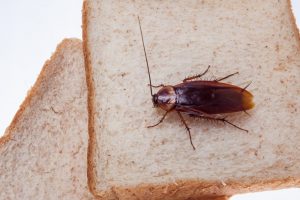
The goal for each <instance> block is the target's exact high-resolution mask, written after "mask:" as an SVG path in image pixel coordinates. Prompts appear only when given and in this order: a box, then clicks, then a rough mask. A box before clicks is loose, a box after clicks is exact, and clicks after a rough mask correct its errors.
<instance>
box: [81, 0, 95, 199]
mask: <svg viewBox="0 0 300 200" xmlns="http://www.w3.org/2000/svg"><path fill="white" fill-rule="evenodd" d="M88 15H89V6H88V1H86V0H85V1H84V2H83V8H82V39H83V42H82V45H83V55H84V62H85V74H86V83H87V90H88V105H87V108H88V134H89V140H88V151H87V166H88V167H87V177H88V188H89V190H90V192H91V193H92V194H94V195H95V196H97V195H96V194H97V191H96V182H95V177H96V176H97V174H96V171H95V170H94V169H95V168H96V167H95V164H94V162H93V157H94V152H95V141H96V138H95V129H94V115H93V110H94V94H95V88H94V84H93V77H92V74H93V71H92V66H91V61H90V55H91V53H90V51H89V49H88V48H87V46H88V29H87V27H88V23H89V21H88Z"/></svg>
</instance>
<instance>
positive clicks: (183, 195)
mask: <svg viewBox="0 0 300 200" xmlns="http://www.w3.org/2000/svg"><path fill="white" fill-rule="evenodd" d="M287 1H288V6H289V8H288V9H289V13H288V15H289V16H290V20H291V23H292V29H293V32H294V34H295V36H296V40H297V48H298V49H299V50H300V35H299V30H298V28H297V25H296V21H295V17H294V15H293V13H292V8H291V1H290V0H287ZM90 10H91V8H90V7H89V0H85V1H84V3H83V12H82V21H83V25H82V30H83V52H84V57H85V67H86V76H87V85H88V112H89V113H88V116H89V117H88V123H89V143H88V145H89V147H88V171H87V175H88V185H89V189H90V191H91V193H92V194H93V195H94V196H95V197H97V198H99V199H130V200H131V199H132V200H133V199H151V200H154V199H155V200H156V199H165V200H168V199H170V200H171V199H172V200H176V199H178V200H179V199H215V200H217V199H218V200H220V199H228V198H229V197H230V196H232V195H234V194H239V193H246V192H256V191H262V190H266V189H270V190H272V189H275V188H276V189H281V188H288V187H295V186H300V177H290V178H286V179H271V180H255V179H253V181H251V182H246V181H241V182H236V181H226V183H225V182H221V181H220V182H207V181H201V180H180V181H176V182H174V183H169V184H142V185H138V186H136V187H113V188H112V189H111V190H109V191H102V192H101V191H97V189H96V180H95V177H96V176H97V172H96V169H95V163H94V159H93V157H94V152H95V151H94V150H95V148H96V147H95V146H96V136H95V129H94V126H93V124H94V121H95V119H94V102H95V99H94V94H95V88H94V84H93V78H92V73H93V72H92V64H91V52H90V51H89V48H88V44H89V41H88V32H89V31H88V28H89V20H88V19H89V12H90ZM98 153H99V152H98Z"/></svg>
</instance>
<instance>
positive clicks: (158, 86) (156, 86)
mask: <svg viewBox="0 0 300 200" xmlns="http://www.w3.org/2000/svg"><path fill="white" fill-rule="evenodd" d="M148 86H150V84H148ZM151 87H153V88H160V87H165V85H164V84H160V85H151Z"/></svg>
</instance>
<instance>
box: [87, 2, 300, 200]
mask: <svg viewBox="0 0 300 200" xmlns="http://www.w3.org/2000/svg"><path fill="white" fill-rule="evenodd" d="M138 15H139V16H140V18H141V23H142V29H143V33H144V37H145V45H146V49H147V53H148V60H149V64H150V71H151V75H152V83H153V84H154V85H158V84H161V83H164V84H171V85H174V84H177V83H180V82H181V80H182V79H183V78H185V77H186V76H189V75H194V74H198V73H202V72H203V71H204V70H205V69H206V68H207V66H208V65H211V66H212V68H211V74H214V75H215V76H216V77H222V76H226V75H228V74H230V73H233V72H236V71H239V72H240V74H239V75H238V76H234V77H232V78H231V79H228V80H226V81H227V82H228V81H230V82H232V83H234V84H236V85H240V86H241V87H242V86H245V85H246V84H247V83H249V81H252V82H253V83H252V85H251V86H250V87H249V90H250V91H251V92H252V93H253V94H254V99H255V103H256V107H255V108H254V109H253V110H251V111H250V112H249V113H250V116H247V115H246V114H244V113H236V114H232V115H230V116H229V118H228V119H230V121H232V122H233V123H235V124H237V125H239V126H241V127H243V128H246V129H248V130H249V132H248V133H245V132H242V131H240V130H238V129H235V128H233V127H231V126H223V125H222V124H220V125H218V124H212V123H209V122H205V121H196V120H194V119H190V118H188V117H187V116H184V117H185V118H186V121H187V123H188V125H189V126H190V127H191V132H192V138H193V142H194V145H195V146H196V151H193V149H192V147H191V146H190V143H189V139H188V135H187V133H186V131H185V128H184V126H183V125H182V124H181V122H180V120H179V119H178V116H177V115H176V113H173V114H170V115H169V116H168V117H167V119H166V120H165V122H164V123H163V124H161V125H159V126H158V127H155V128H152V129H147V128H146V126H147V125H152V124H154V123H156V122H157V121H158V120H159V119H160V118H161V116H162V114H163V113H164V112H163V111H161V110H159V109H154V108H153V107H152V103H151V96H150V94H149V88H148V86H147V84H148V83H149V82H148V75H147V70H146V64H145V58H144V52H143V47H142V42H141V36H140V32H139V26H138V20H137V16H138ZM83 40H84V54H85V59H86V67H87V71H89V73H88V90H89V94H88V96H89V97H88V99H89V100H88V103H89V136H90V141H89V150H88V162H89V166H88V167H89V174H88V178H89V186H90V189H91V191H92V192H93V193H94V194H95V195H98V196H100V197H104V198H106V199H118V198H119V199H187V198H198V197H200V196H203V195H233V194H236V193H242V192H249V191H260V190H266V189H275V188H285V187H291V186H299V183H300V171H299V168H300V158H299V156H298V155H299V153H300V148H299V141H300V123H299V121H300V109H299V108H300V67H299V66H300V40H299V32H298V30H297V28H296V25H295V21H294V18H293V15H292V12H291V5H290V1H289V0H279V1H274V0H265V1H260V0H253V1H248V0H227V1H219V0H210V1H205V0H203V1H194V0H186V1H169V0H166V1H154V0H153V1H146V0H139V1H130V0H126V1H111V0H87V1H86V2H85V5H84V10H83ZM211 74H210V75H208V77H211V76H212V75H211Z"/></svg>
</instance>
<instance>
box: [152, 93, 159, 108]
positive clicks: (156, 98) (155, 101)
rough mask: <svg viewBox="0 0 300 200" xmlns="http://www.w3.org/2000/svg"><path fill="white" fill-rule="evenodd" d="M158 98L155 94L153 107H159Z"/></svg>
mask: <svg viewBox="0 0 300 200" xmlns="http://www.w3.org/2000/svg"><path fill="white" fill-rule="evenodd" d="M157 101H158V97H157V94H154V95H152V103H153V106H154V107H157V106H158V105H157V104H158V102H157Z"/></svg>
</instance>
